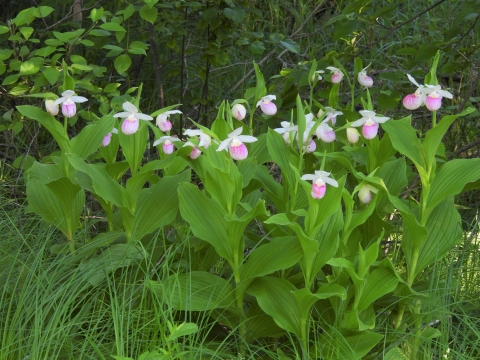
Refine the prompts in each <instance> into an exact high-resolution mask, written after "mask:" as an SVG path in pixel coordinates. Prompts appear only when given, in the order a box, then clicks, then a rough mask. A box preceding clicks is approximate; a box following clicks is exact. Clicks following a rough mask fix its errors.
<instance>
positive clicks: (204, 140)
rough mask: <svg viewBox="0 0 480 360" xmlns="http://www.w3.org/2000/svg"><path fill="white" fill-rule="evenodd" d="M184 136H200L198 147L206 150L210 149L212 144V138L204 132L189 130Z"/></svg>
mask: <svg viewBox="0 0 480 360" xmlns="http://www.w3.org/2000/svg"><path fill="white" fill-rule="evenodd" d="M184 134H185V135H187V136H190V137H193V136H198V137H199V138H200V142H199V143H198V146H203V148H204V149H208V147H209V146H210V145H211V144H212V138H211V137H210V135H208V134H205V133H204V132H203V131H202V130H194V129H188V130H185V132H184Z"/></svg>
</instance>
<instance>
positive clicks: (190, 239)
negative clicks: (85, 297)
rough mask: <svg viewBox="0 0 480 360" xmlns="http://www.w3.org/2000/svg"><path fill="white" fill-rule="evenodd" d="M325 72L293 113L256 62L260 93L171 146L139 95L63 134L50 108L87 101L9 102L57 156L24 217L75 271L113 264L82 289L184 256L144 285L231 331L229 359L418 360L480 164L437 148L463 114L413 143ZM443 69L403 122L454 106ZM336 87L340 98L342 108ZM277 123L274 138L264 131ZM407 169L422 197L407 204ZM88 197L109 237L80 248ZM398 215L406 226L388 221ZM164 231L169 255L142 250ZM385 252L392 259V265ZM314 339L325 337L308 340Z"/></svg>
mask: <svg viewBox="0 0 480 360" xmlns="http://www.w3.org/2000/svg"><path fill="white" fill-rule="evenodd" d="M327 60H328V64H327ZM323 63H325V65H331V64H332V63H333V65H334V66H324V67H323V69H326V70H330V71H331V77H330V78H328V76H325V77H326V79H323V77H322V76H321V74H324V70H322V69H318V64H319V63H317V61H316V60H314V61H312V62H310V63H308V67H306V68H305V69H304V74H303V78H302V79H300V80H298V79H297V80H298V83H297V88H298V89H302V88H301V86H300V85H299V84H302V81H303V84H308V86H310V89H309V90H310V98H308V100H305V99H307V96H308V95H305V94H307V93H308V89H307V90H306V91H303V90H302V97H304V99H302V97H301V96H300V94H297V96H296V99H295V102H294V103H293V102H290V103H288V102H287V101H285V103H283V102H282V100H284V99H285V98H286V96H282V95H284V94H283V93H282V92H281V91H280V92H279V93H276V94H275V95H273V94H271V95H267V94H268V93H267V87H266V85H265V81H264V78H263V74H261V72H260V69H259V67H258V65H257V64H254V68H255V73H256V80H257V83H256V87H255V88H254V93H253V92H252V91H249V93H248V94H249V96H245V99H237V100H235V101H234V102H233V103H232V105H230V103H229V102H228V101H223V102H222V103H221V105H220V106H219V108H218V113H217V115H216V118H215V119H213V121H212V122H211V124H209V126H205V124H197V123H195V122H194V121H192V120H190V123H191V125H190V126H189V127H190V128H187V129H182V133H173V134H171V133H170V132H172V129H173V128H174V127H173V123H172V122H174V120H171V119H173V117H174V116H178V115H177V114H181V112H180V111H179V110H174V109H173V108H174V107H176V106H178V105H173V106H171V107H168V108H164V109H161V110H158V111H156V112H152V113H151V114H150V115H147V114H144V113H142V112H140V110H139V107H140V104H141V92H142V87H139V89H138V90H137V95H136V97H132V98H131V99H129V100H128V101H125V102H123V104H122V108H123V110H124V111H123V112H119V113H115V111H114V110H112V111H111V112H110V113H109V114H107V115H104V116H102V117H99V118H98V119H95V120H94V121H91V123H90V124H88V125H87V126H85V127H84V128H83V129H82V130H81V131H80V132H79V133H78V134H77V135H76V136H75V137H73V138H70V136H69V134H68V131H67V130H68V129H67V126H66V125H65V128H64V129H63V128H62V125H60V124H59V123H58V122H57V120H56V119H55V117H54V116H56V115H57V114H58V105H59V104H62V112H63V104H65V113H66V114H67V115H70V114H72V113H73V110H72V109H73V107H72V102H73V104H75V102H83V101H86V100H87V99H86V98H83V97H79V96H75V95H74V92H73V90H68V92H67V91H66V92H64V93H62V97H61V98H60V99H58V100H53V103H52V101H49V102H46V103H45V107H46V109H47V112H45V111H43V110H41V109H39V108H36V107H33V106H28V105H23V106H18V107H17V109H18V111H19V112H20V113H21V114H22V115H23V116H25V117H28V118H31V119H34V120H36V121H38V122H39V123H40V124H41V125H42V126H44V127H45V128H46V129H47V130H48V131H50V132H51V134H52V136H53V137H54V138H55V140H56V142H57V143H58V146H59V149H60V151H59V152H58V153H57V154H52V156H51V159H52V160H51V161H49V162H47V161H46V162H45V163H44V164H40V163H37V162H36V163H34V164H33V165H32V167H31V168H30V170H29V173H28V182H27V197H28V201H29V207H30V208H31V210H32V211H33V212H35V213H37V214H38V215H40V216H41V217H42V218H43V219H44V220H45V221H47V222H50V223H51V224H53V225H54V226H56V227H57V228H58V229H59V230H60V231H61V232H62V234H63V235H64V237H65V238H66V242H65V243H63V244H59V245H58V246H56V247H54V248H53V251H55V252H57V253H62V252H64V251H70V252H71V253H72V256H76V255H77V254H80V255H78V258H79V259H82V260H81V262H79V263H78V266H79V267H80V266H81V267H83V268H84V267H85V266H89V264H95V261H96V259H101V260H102V261H111V263H109V264H107V265H106V268H105V270H104V271H102V272H100V273H99V275H98V276H97V277H95V278H94V279H91V280H90V281H91V285H92V286H100V284H103V283H105V282H106V281H108V279H107V276H115V271H116V270H117V269H118V268H120V267H134V266H141V263H142V261H143V260H142V259H144V256H146V257H147V258H148V261H150V262H151V263H153V264H158V263H160V262H161V261H162V259H163V257H164V256H165V254H166V252H167V251H169V250H168V249H170V247H174V249H175V247H177V246H181V245H182V246H185V243H188V245H187V246H189V253H190V254H189V259H191V260H190V261H191V262H190V263H189V264H188V266H184V265H182V264H184V263H185V262H188V260H186V258H184V255H183V252H182V251H178V252H175V251H173V253H175V255H173V256H174V257H175V259H176V261H177V260H178V264H180V265H178V266H180V267H181V269H180V270H179V271H178V272H176V273H171V274H170V273H169V274H168V275H167V276H166V277H164V278H160V277H158V276H156V275H155V274H154V273H152V274H147V276H148V277H149V278H148V280H147V281H145V282H143V283H142V285H141V287H145V288H146V289H148V291H151V292H153V293H159V294H160V293H161V294H164V293H168V294H170V295H169V296H168V297H163V298H164V299H165V302H166V303H165V304H162V306H163V307H166V308H169V309H174V310H175V311H192V312H202V311H204V312H207V313H208V314H209V316H211V317H212V319H213V320H212V321H215V322H218V323H219V324H222V326H223V327H228V328H229V331H231V332H232V333H235V334H236V335H237V337H238V339H239V341H238V348H237V350H236V351H237V352H238V353H239V354H244V353H245V344H249V343H253V342H255V341H258V340H260V339H261V341H265V342H269V341H273V342H272V344H276V341H277V340H276V339H277V338H278V337H282V336H285V335H288V336H290V337H291V338H292V339H294V340H293V341H294V342H298V345H299V346H298V349H300V350H299V353H300V354H301V355H299V356H302V357H303V358H305V359H308V358H325V359H328V358H332V357H331V354H336V355H335V358H352V356H353V355H352V354H354V356H355V358H363V357H365V356H367V355H368V354H373V353H374V352H379V350H378V349H379V348H381V347H382V346H387V347H391V348H392V349H395V350H394V352H395V353H402V354H404V355H405V356H406V357H407V358H412V359H413V358H415V356H416V354H417V353H418V351H420V349H421V347H422V346H423V345H424V344H425V343H428V341H429V338H428V337H426V336H423V335H422V334H424V332H425V329H429V326H428V325H425V324H428V323H429V320H430V318H429V317H430V316H431V315H430V314H428V313H423V312H422V301H424V299H425V296H428V294H426V293H423V292H421V290H420V289H419V288H418V287H416V283H417V281H419V279H422V277H423V271H425V269H426V268H427V267H428V266H430V265H431V264H433V263H434V262H435V261H437V260H439V259H441V258H442V257H443V256H445V254H446V253H447V252H448V251H449V249H450V248H452V247H453V246H455V245H456V244H458V242H459V241H460V240H461V232H459V230H458V229H459V228H460V217H459V215H458V211H457V209H456V208H455V205H454V202H453V196H454V195H456V194H459V193H460V192H461V191H463V189H464V188H465V185H466V184H468V183H472V182H475V181H477V180H478V179H480V170H477V169H480V166H477V165H480V164H479V161H478V159H469V160H465V159H461V160H451V161H447V159H446V158H445V159H440V158H439V156H440V155H439V152H438V149H439V146H440V141H441V139H442V137H443V135H444V134H445V132H446V131H447V130H448V128H449V127H450V125H451V124H452V123H453V122H454V121H455V119H457V118H458V117H461V116H465V115H467V114H468V113H469V112H471V111H472V109H467V110H465V111H463V112H462V113H460V114H456V115H447V116H445V117H444V118H443V119H442V120H441V121H440V122H439V123H438V124H436V123H435V122H433V123H432V125H433V126H432V129H431V130H429V131H427V133H426V136H425V139H423V140H422V141H421V140H420V139H419V138H418V137H417V133H416V131H415V129H414V128H413V127H412V125H411V117H410V116H408V117H406V118H403V119H394V118H395V115H394V113H393V112H392V113H390V114H388V115H390V116H383V115H377V112H376V111H375V110H374V107H375V108H377V107H379V106H381V104H379V103H378V102H376V98H375V95H371V94H370V90H369V88H371V87H372V86H373V80H372V78H371V77H369V76H368V75H367V73H366V70H367V68H368V66H367V67H363V65H362V63H361V60H360V59H359V58H357V59H356V60H355V63H354V69H353V70H354V71H353V76H352V74H351V72H349V71H347V70H346V69H345V68H344V67H343V65H342V64H340V63H339V62H338V61H337V60H336V59H334V58H328V59H326V60H325V61H324V62H323ZM437 63H438V56H437V57H436V58H435V59H434V62H433V64H432V69H431V71H430V73H429V74H428V75H427V78H426V80H425V84H426V85H424V86H423V85H418V84H417V83H416V82H415V80H413V82H414V83H415V84H416V85H417V91H416V92H415V94H411V95H408V96H407V97H406V98H405V99H404V104H405V103H406V104H407V105H406V107H407V108H419V107H420V106H421V105H422V104H425V106H427V108H429V109H430V110H432V109H436V110H432V111H434V112H435V111H438V110H439V109H440V107H439V106H438V102H439V101H440V102H441V98H442V97H447V98H451V97H452V96H451V95H448V94H450V93H448V94H447V92H446V91H445V90H442V89H441V88H440V86H439V85H438V81H437V79H436V76H435V73H436V66H437ZM302 66H305V65H302ZM282 74H283V75H282V76H284V77H288V76H289V75H288V74H289V73H288V71H282ZM297 75H298V72H297V74H296V75H295V76H297ZM409 78H410V76H409ZM351 79H356V80H357V81H358V83H359V84H360V85H361V89H360V91H359V92H358V91H355V82H353V81H351ZM410 80H411V79H410ZM289 81H290V79H289ZM342 87H343V88H346V89H347V90H349V91H350V92H351V93H350V94H349V95H350V99H351V101H350V103H347V104H346V105H344V106H342V104H341V101H340V100H343V99H344V97H342V96H341V89H342ZM318 89H326V90H328V91H329V94H328V97H323V98H321V97H319V96H318V95H317V94H321V92H318V93H317V92H316V91H317V90H318ZM285 91H291V90H285ZM372 93H373V92H372ZM356 96H357V99H355V97H356ZM449 96H450V97H449ZM358 97H360V101H358ZM429 97H430V100H429V99H428V98H429ZM407 98H408V99H407ZM438 99H440V100H438ZM273 101H275V102H276V104H275V103H274V102H273ZM418 104H420V105H418ZM277 105H278V107H277ZM357 105H360V106H362V107H363V110H360V111H359V112H357V111H356V106H357ZM414 105H415V106H416V105H418V106H416V107H415V106H414ZM257 108H260V109H259V110H257ZM65 113H64V115H65ZM247 114H248V116H249V122H248V124H247V122H243V120H244V119H245V117H246V116H247ZM315 114H316V115H315ZM67 115H65V117H68V116H67ZM435 116H436V115H435ZM154 118H156V126H155V124H152V123H151V122H150V121H151V120H153V119H154ZM117 119H120V122H119V121H118V120H117ZM140 120H143V121H140ZM254 120H255V122H254ZM275 123H276V124H280V127H279V128H276V129H270V128H268V126H267V124H269V125H270V124H275ZM359 127H362V131H361V133H360V132H359V131H358V130H357V128H359ZM380 128H382V131H380ZM175 129H176V127H175ZM149 132H153V136H150V135H151V134H150V133H149ZM153 139H155V140H153ZM146 150H148V153H149V154H151V153H152V152H153V153H154V154H157V150H158V157H157V156H156V155H155V156H154V157H153V158H151V157H147V156H145V152H146ZM412 168H415V169H416V171H417V173H418V174H419V177H420V181H421V184H422V187H421V190H420V191H419V192H418V193H409V196H410V197H411V198H412V199H414V200H415V201H409V202H406V201H404V196H403V195H402V193H404V192H405V191H410V190H409V189H408V176H407V175H409V174H410V172H411V171H412V170H411V169H412ZM472 169H473V170H472ZM193 173H194V175H195V176H192V174H193ZM192 179H194V180H192ZM309 181H311V182H312V183H311V184H310V183H309ZM87 193H88V194H90V195H91V197H92V198H94V199H95V202H96V204H97V205H98V206H99V207H101V214H102V215H101V216H100V218H101V219H102V220H101V221H104V222H105V224H106V228H107V229H108V230H106V231H105V232H104V233H101V234H98V235H97V237H95V238H94V239H92V240H91V241H88V242H86V241H83V240H82V239H81V237H80V236H78V233H79V229H80V228H81V226H82V221H81V219H82V217H84V215H83V211H84V208H85V206H86V205H85V201H86V195H85V194H87ZM392 214H395V216H397V217H401V218H402V226H401V227H399V226H395V227H394V226H392V225H391V224H390V223H389V222H391V218H392ZM438 219H442V221H438ZM83 231H88V230H87V229H84V230H83ZM157 233H158V234H162V236H163V237H164V238H165V239H166V243H168V246H169V247H168V249H167V247H160V248H159V247H158V245H155V244H153V243H151V241H152V240H151V239H152V238H153V234H157ZM394 236H400V237H401V241H400V242H398V243H397V242H394V241H393V240H392V237H394ZM385 243H386V244H388V246H387V247H384V245H383V244H385ZM398 247H401V250H402V251H397V250H398ZM390 248H395V251H396V254H403V255H401V256H400V255H398V256H391V254H390V253H389V249H390ZM92 249H93V251H92ZM384 254H386V255H384ZM140 255H141V256H140ZM219 264H220V265H219ZM91 266H93V265H91ZM95 266H97V265H95ZM218 267H222V270H221V272H220V273H219V272H218V271H217V268H218ZM399 269H405V270H402V271H400V270H399ZM225 274H231V276H230V277H229V275H227V276H225ZM139 286H140V285H139ZM278 304H282V306H280V307H279V306H278ZM387 310H388V311H387ZM406 314H408V315H409V316H405V315H406ZM380 316H382V317H383V318H382V320H381V321H382V324H383V325H382V326H383V327H387V328H388V331H387V332H385V333H380V331H379V330H378V327H377V324H378V322H379V317H380ZM258 319H261V321H258ZM410 319H414V320H410ZM312 326H315V328H318V329H321V330H322V331H321V332H319V333H318V334H315V340H316V341H315V343H313V340H314V339H313V335H312V334H313V331H312V329H313V328H312ZM398 334H402V340H399V337H398V336H397V335H398ZM332 338H336V339H340V340H339V341H340V345H338V344H337V343H336V342H332V341H331V339H332ZM271 339H275V340H271ZM400 341H402V343H400ZM345 344H348V346H347V345H345ZM358 344H361V346H360V345H358ZM272 346H273V345H272ZM275 346H276V345H275ZM288 351H290V350H288ZM291 352H292V354H291V355H292V356H294V354H293V353H294V350H291Z"/></svg>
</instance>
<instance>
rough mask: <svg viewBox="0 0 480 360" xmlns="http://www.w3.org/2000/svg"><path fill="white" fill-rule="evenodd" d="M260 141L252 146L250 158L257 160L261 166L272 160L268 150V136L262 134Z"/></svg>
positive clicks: (249, 153)
mask: <svg viewBox="0 0 480 360" xmlns="http://www.w3.org/2000/svg"><path fill="white" fill-rule="evenodd" d="M257 139H258V140H257V141H255V142H253V143H251V144H250V148H249V152H248V156H249V157H252V158H256V161H257V164H259V165H261V164H264V163H266V162H269V161H271V160H272V157H271V156H270V154H269V153H268V148H267V134H262V135H260V136H259V137H258V138H257Z"/></svg>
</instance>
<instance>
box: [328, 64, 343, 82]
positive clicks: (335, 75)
mask: <svg viewBox="0 0 480 360" xmlns="http://www.w3.org/2000/svg"><path fill="white" fill-rule="evenodd" d="M327 69H328V70H330V71H331V72H332V79H331V80H332V83H334V84H338V83H339V82H340V81H342V79H343V72H342V70H340V69H338V68H336V67H333V66H328V67H327Z"/></svg>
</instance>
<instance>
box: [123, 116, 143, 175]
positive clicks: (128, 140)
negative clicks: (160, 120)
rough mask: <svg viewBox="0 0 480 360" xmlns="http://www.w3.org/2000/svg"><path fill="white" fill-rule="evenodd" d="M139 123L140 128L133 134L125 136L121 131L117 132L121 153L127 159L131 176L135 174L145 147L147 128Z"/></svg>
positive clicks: (141, 122)
mask: <svg viewBox="0 0 480 360" xmlns="http://www.w3.org/2000/svg"><path fill="white" fill-rule="evenodd" d="M139 121H140V127H139V129H138V131H137V132H136V133H135V134H132V135H125V134H124V133H123V132H122V131H119V132H118V138H119V140H120V146H121V147H122V153H123V155H124V156H125V159H127V161H128V164H129V165H130V169H131V171H132V174H133V175H135V174H136V173H137V171H138V169H139V167H140V164H141V163H142V159H143V153H144V152H145V148H146V147H147V138H148V128H147V126H146V125H145V124H143V121H142V120H139Z"/></svg>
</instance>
